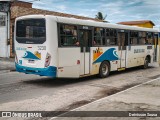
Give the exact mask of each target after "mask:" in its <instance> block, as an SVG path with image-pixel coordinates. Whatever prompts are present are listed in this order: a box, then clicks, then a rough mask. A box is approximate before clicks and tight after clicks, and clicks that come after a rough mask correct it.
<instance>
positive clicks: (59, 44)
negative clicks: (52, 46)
mask: <svg viewBox="0 0 160 120" xmlns="http://www.w3.org/2000/svg"><path fill="white" fill-rule="evenodd" d="M61 25H68V26H74V27H76V28H77V29H76V32H77V36H76V39H77V40H78V36H79V35H78V32H79V29H78V25H75V24H67V23H57V28H58V47H80V45H62V40H61V37H62V36H63V37H73V35H72V36H65V35H62V34H61V29H60V27H61ZM61 35H62V36H61ZM79 42H80V41H79Z"/></svg>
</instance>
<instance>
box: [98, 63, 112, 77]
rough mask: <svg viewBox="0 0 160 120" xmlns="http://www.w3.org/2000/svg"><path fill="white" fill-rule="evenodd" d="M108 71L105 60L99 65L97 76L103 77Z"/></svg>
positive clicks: (108, 66)
mask: <svg viewBox="0 0 160 120" xmlns="http://www.w3.org/2000/svg"><path fill="white" fill-rule="evenodd" d="M109 73H110V65H109V63H108V62H107V61H103V62H102V63H101V65H100V67H99V77H101V78H105V77H107V76H108V75H109Z"/></svg>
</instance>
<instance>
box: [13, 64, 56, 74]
mask: <svg viewBox="0 0 160 120" xmlns="http://www.w3.org/2000/svg"><path fill="white" fill-rule="evenodd" d="M15 67H16V71H18V72H23V73H26V74H35V75H40V76H50V77H56V73H57V68H56V67H54V66H49V67H47V68H30V67H25V66H21V65H19V64H17V63H15Z"/></svg>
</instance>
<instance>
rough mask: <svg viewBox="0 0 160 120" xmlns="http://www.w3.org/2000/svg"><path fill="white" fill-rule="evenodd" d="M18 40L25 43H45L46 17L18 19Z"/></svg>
mask: <svg viewBox="0 0 160 120" xmlns="http://www.w3.org/2000/svg"><path fill="white" fill-rule="evenodd" d="M16 40H17V42H18V43H24V44H43V43H44V42H45V41H46V27H45V19H26V20H19V21H17V24H16Z"/></svg>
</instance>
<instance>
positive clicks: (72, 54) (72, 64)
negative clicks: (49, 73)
mask: <svg viewBox="0 0 160 120" xmlns="http://www.w3.org/2000/svg"><path fill="white" fill-rule="evenodd" d="M71 58H72V59H71ZM79 61H80V48H79V47H75V48H67V47H66V48H58V71H57V74H58V75H57V77H70V78H78V77H79V76H80V63H78V62H79Z"/></svg>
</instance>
